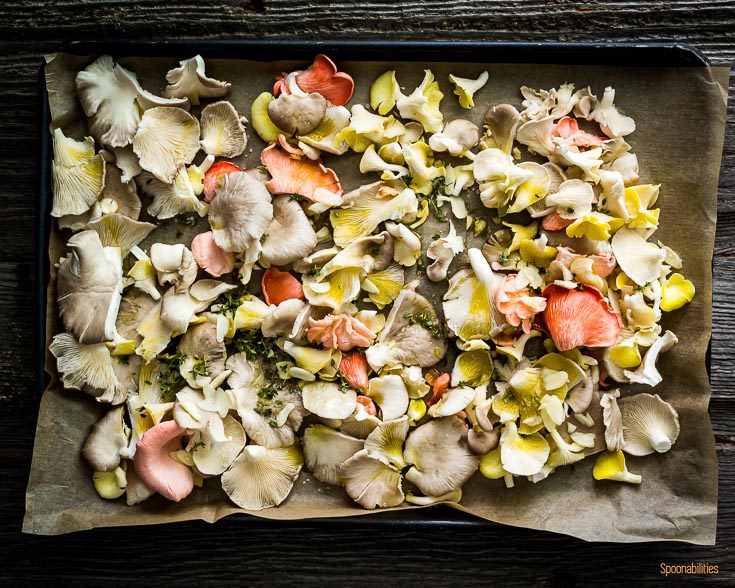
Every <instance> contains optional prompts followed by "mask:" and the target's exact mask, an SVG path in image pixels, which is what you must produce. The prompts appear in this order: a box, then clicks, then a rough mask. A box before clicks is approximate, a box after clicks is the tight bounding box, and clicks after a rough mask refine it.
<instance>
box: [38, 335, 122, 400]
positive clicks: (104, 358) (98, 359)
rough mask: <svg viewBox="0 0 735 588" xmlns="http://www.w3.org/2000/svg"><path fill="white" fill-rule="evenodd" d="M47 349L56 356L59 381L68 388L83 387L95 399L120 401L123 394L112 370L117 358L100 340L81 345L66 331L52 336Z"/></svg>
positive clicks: (78, 388)
mask: <svg viewBox="0 0 735 588" xmlns="http://www.w3.org/2000/svg"><path fill="white" fill-rule="evenodd" d="M49 351H50V352H51V354H52V355H53V356H54V357H55V358H56V366H57V369H58V371H59V374H60V376H61V383H62V384H63V385H64V387H65V388H68V389H70V390H84V392H86V393H87V394H89V395H90V396H93V397H94V398H96V399H97V401H98V402H107V403H110V404H120V403H121V402H124V401H125V398H126V397H127V390H125V388H124V387H123V386H122V384H121V383H120V381H119V380H118V377H117V374H116V373H115V365H114V363H115V362H116V361H117V360H116V359H115V358H113V357H112V356H111V355H110V350H109V349H108V348H107V346H106V345H105V344H104V343H94V344H91V345H84V344H82V343H79V342H77V341H76V340H75V339H74V337H72V336H71V335H69V334H68V333H61V334H59V335H56V336H54V338H53V341H52V342H51V345H49Z"/></svg>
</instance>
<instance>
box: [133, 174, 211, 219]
mask: <svg viewBox="0 0 735 588" xmlns="http://www.w3.org/2000/svg"><path fill="white" fill-rule="evenodd" d="M136 181H137V182H138V187H139V188H140V189H141V190H142V191H143V192H144V193H145V194H148V195H149V196H152V197H153V202H151V204H150V205H149V206H148V214H150V215H151V216H155V217H156V218H158V219H161V220H165V219H167V218H173V217H174V216H176V215H177V214H183V213H186V212H196V213H197V214H198V215H199V216H204V215H205V214H207V210H209V207H208V206H207V204H206V202H202V201H201V200H199V198H197V195H196V193H195V192H194V186H193V184H192V183H191V178H190V177H189V174H188V173H187V171H186V168H185V167H183V166H182V167H181V168H179V171H178V173H177V174H176V177H175V178H174V180H173V183H167V182H162V181H161V180H159V179H158V178H157V177H155V176H154V175H153V174H151V173H149V172H143V173H141V174H140V175H139V176H138V177H137V179H136Z"/></svg>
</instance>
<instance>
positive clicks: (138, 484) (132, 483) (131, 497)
mask: <svg viewBox="0 0 735 588" xmlns="http://www.w3.org/2000/svg"><path fill="white" fill-rule="evenodd" d="M125 475H126V477H127V483H128V484H127V486H126V487H125V503H126V504H127V505H128V506H134V505H136V504H140V503H141V502H143V501H145V500H148V499H149V498H150V497H151V496H153V495H154V494H155V493H156V492H155V490H151V489H150V488H149V487H148V486H146V485H145V484H144V483H143V481H142V480H141V479H140V476H138V473H137V472H136V471H135V467H128V468H127V470H126V472H125Z"/></svg>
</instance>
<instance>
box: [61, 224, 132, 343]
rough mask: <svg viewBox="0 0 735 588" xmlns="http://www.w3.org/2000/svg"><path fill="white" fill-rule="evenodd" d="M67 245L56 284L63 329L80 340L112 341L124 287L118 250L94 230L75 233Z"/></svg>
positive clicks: (82, 341)
mask: <svg viewBox="0 0 735 588" xmlns="http://www.w3.org/2000/svg"><path fill="white" fill-rule="evenodd" d="M67 246H68V247H69V249H70V250H71V251H70V253H69V255H68V256H67V257H66V259H64V261H63V262H62V263H61V265H60V266H59V272H58V278H57V286H56V288H57V295H58V302H59V316H60V317H61V320H62V322H63V323H64V328H65V329H66V331H67V332H69V333H71V334H72V335H74V338H75V339H76V340H77V341H79V342H80V343H84V344H90V343H101V342H103V341H112V340H113V339H114V338H115V319H116V317H117V312H118V308H119V306H120V298H121V296H122V287H123V282H122V263H121V260H120V256H119V253H118V252H117V251H115V250H114V249H106V248H105V247H103V246H102V242H101V241H100V238H99V235H98V234H97V233H96V232H95V231H82V232H80V233H76V234H75V235H72V236H71V237H70V238H69V241H68V242H67Z"/></svg>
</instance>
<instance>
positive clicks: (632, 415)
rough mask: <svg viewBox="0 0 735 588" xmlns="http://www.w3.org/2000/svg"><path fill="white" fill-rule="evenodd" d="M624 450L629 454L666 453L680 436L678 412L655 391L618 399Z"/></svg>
mask: <svg viewBox="0 0 735 588" xmlns="http://www.w3.org/2000/svg"><path fill="white" fill-rule="evenodd" d="M618 406H619V407H620V414H621V418H622V422H623V437H624V440H625V444H624V445H623V451H625V452H626V453H629V454H630V455H639V456H640V455H649V454H651V453H653V452H658V453H666V452H667V451H668V450H669V449H671V446H672V445H673V444H674V443H675V442H676V439H677V438H678V437H679V431H680V427H679V415H678V414H677V412H676V410H674V407H673V406H671V405H670V404H669V403H668V402H665V401H664V400H661V398H660V397H659V395H658V394H654V395H651V394H636V395H635V396H629V397H628V398H622V399H620V401H619V402H618Z"/></svg>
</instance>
